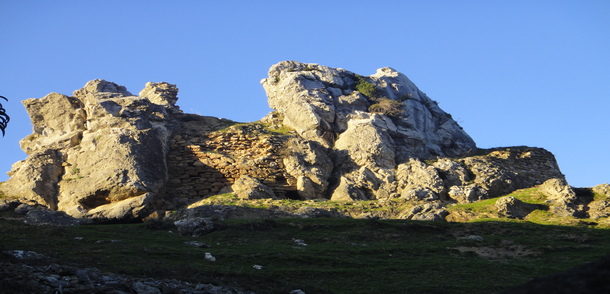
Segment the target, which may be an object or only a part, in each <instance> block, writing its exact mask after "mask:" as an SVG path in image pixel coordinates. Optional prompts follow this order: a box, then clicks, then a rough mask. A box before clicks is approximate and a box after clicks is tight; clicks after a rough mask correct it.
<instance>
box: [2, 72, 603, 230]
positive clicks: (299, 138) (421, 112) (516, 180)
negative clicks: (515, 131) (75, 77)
mask: <svg viewBox="0 0 610 294" xmlns="http://www.w3.org/2000/svg"><path fill="white" fill-rule="evenodd" d="M261 83H262V85H263V87H264V88H265V90H266V91H267V96H268V102H269V105H270V106H271V108H273V109H274V110H275V111H273V112H272V113H270V114H269V115H267V116H266V117H265V118H263V119H262V120H261V121H259V122H254V123H246V124H237V123H235V122H232V121H230V120H226V119H218V118H212V117H204V116H200V115H194V114H184V113H182V111H181V110H180V109H179V107H178V106H177V105H176V102H177V99H178V98H177V92H178V89H177V88H176V86H175V85H172V84H168V83H147V84H146V87H145V88H144V89H143V90H142V91H140V93H139V95H138V96H135V95H133V94H131V93H130V92H129V91H127V89H125V87H123V86H120V85H118V84H115V83H112V82H108V81H104V80H94V81H91V82H88V83H87V84H86V85H85V87H83V88H82V89H79V90H77V91H75V92H74V93H73V95H72V96H66V95H62V94H57V93H51V94H49V95H47V96H45V97H43V98H40V99H28V100H26V101H24V105H25V106H26V109H27V110H28V113H29V115H30V117H31V120H32V123H33V125H34V128H33V134H31V135H29V136H28V137H26V138H24V139H23V140H22V141H21V146H22V148H23V150H25V151H26V152H27V153H28V155H29V156H28V158H27V159H26V160H24V161H21V162H18V163H16V164H15V165H14V166H13V169H12V170H11V172H10V173H9V174H10V176H11V178H10V179H9V181H8V182H6V183H5V184H4V185H3V186H2V187H1V189H2V191H3V192H4V193H5V194H7V195H9V196H20V197H23V198H26V199H29V200H31V201H34V202H36V203H40V204H43V205H45V206H47V207H49V208H51V209H54V210H60V211H65V212H66V213H68V214H69V215H71V216H73V217H79V218H92V219H106V220H107V219H119V220H130V219H141V218H144V217H146V216H147V215H148V214H150V213H151V212H153V211H156V210H176V209H179V208H182V207H186V206H188V205H190V204H192V203H196V202H198V201H199V200H201V199H203V198H206V197H209V196H212V195H216V194H221V193H225V192H231V191H233V192H234V193H236V194H237V195H239V197H241V198H242V199H261V198H265V199H282V198H290V199H299V200H312V199H324V200H336V201H358V200H383V201H385V200H392V199H401V200H406V201H414V203H415V202H417V203H418V204H417V205H419V206H418V208H417V209H415V210H413V211H408V212H404V213H402V216H401V217H404V218H411V219H430V220H439V219H443V218H444V217H445V216H446V214H447V212H446V210H444V208H443V207H444V205H445V204H448V203H456V202H457V203H471V202H475V201H479V200H482V199H488V198H493V197H499V196H503V195H506V194H509V193H510V192H512V191H515V190H517V189H522V188H529V187H534V186H537V185H540V184H542V183H545V182H546V181H547V180H549V179H558V180H559V181H565V178H564V176H563V175H562V174H561V171H560V170H559V167H558V165H557V162H556V161H555V157H554V156H553V155H552V154H551V153H550V152H548V151H546V150H544V149H541V148H532V147H509V148H496V149H490V150H482V149H478V148H477V147H476V144H475V142H474V141H473V140H472V139H471V138H470V137H469V136H468V134H467V133H466V132H465V131H464V130H463V129H462V128H461V127H460V126H459V125H458V124H457V123H456V122H455V121H454V120H453V119H452V118H451V115H449V114H447V113H445V112H444V111H443V110H442V109H440V108H439V107H438V103H436V102H435V101H434V100H432V99H430V98H429V97H428V96H427V95H426V94H424V93H423V92H422V91H421V90H419V89H418V88H417V87H416V86H415V85H414V84H413V82H411V81H410V80H409V79H408V78H407V77H406V76H405V75H404V74H402V73H399V72H397V71H396V70H394V69H392V68H381V69H379V70H377V72H376V73H375V74H374V75H371V76H368V77H366V76H360V75H358V74H355V73H353V72H350V71H347V70H344V69H340V68H331V67H327V66H322V65H318V64H312V63H300V62H296V61H284V62H280V63H278V64H276V65H273V66H272V67H271V69H270V70H269V77H268V78H266V79H263V80H262V81H261ZM566 186H567V183H565V185H564V186H562V187H564V188H565V187H566ZM549 189H550V190H548V189H547V190H548V195H549V197H550V198H552V202H553V205H554V206H553V207H554V208H553V210H552V211H553V212H556V213H558V214H562V215H572V216H574V215H581V214H582V213H585V209H584V208H583V206H582V203H580V202H579V201H576V200H574V199H572V198H571V197H572V196H570V195H568V194H566V195H563V194H562V195H563V196H556V194H557V193H560V192H558V191H559V190H558V191H555V192H552V191H551V190H553V189H552V188H549ZM562 189H563V188H562ZM565 189H567V190H566V191H568V190H569V186H567V188H565ZM565 189H564V190H565ZM560 190H561V189H560ZM597 190H598V191H600V192H596V193H600V194H604V195H608V192H607V191H608V190H609V189H607V187H605V186H600V187H598V188H597ZM597 190H596V191H597ZM564 194H565V193H564ZM574 197H576V196H574ZM576 198H578V197H576ZM420 202H429V203H424V204H421V203H420ZM579 205H580V206H579ZM597 206H599V209H598V211H599V215H603V214H605V213H606V212H605V211H606V208H605V204H604V203H602V202H599V204H598V205H597ZM232 213H234V214H236V215H259V214H261V212H259V211H256V212H254V211H247V212H245V210H243V211H242V210H239V211H238V212H232ZM263 214H264V215H272V214H273V213H266V214H265V213H262V214H261V215H263ZM279 214H280V215H281V214H282V213H279Z"/></svg>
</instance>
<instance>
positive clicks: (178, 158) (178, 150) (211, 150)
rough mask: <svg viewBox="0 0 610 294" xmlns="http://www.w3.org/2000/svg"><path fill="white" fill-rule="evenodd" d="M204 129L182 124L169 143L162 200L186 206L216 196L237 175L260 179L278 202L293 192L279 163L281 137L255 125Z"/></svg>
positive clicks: (195, 123) (191, 123)
mask: <svg viewBox="0 0 610 294" xmlns="http://www.w3.org/2000/svg"><path fill="white" fill-rule="evenodd" d="M207 119H208V120H209V119H212V118H207ZM206 123H209V121H208V122H204V121H198V120H194V121H189V122H182V123H181V132H180V133H177V134H175V135H174V136H173V138H172V139H171V140H170V151H169V155H168V171H169V180H168V184H167V186H166V199H172V201H174V202H175V201H176V200H177V201H178V202H179V203H176V204H185V203H189V202H193V201H196V200H199V199H201V198H205V197H207V196H211V195H215V194H219V193H221V192H222V191H223V189H225V190H226V188H228V187H229V186H230V185H232V184H233V183H234V182H235V180H237V179H238V178H239V177H240V176H241V175H249V176H252V177H255V178H257V179H259V180H260V181H262V182H263V183H264V184H265V185H267V186H269V187H270V188H271V189H273V191H274V192H275V194H276V195H277V196H278V197H290V195H291V193H293V192H294V191H295V190H296V189H295V188H294V186H295V184H296V179H294V178H293V177H291V176H290V175H288V174H287V173H286V171H285V168H284V165H283V162H282V157H281V154H282V152H283V148H284V140H283V137H282V136H278V135H272V134H269V133H267V132H266V130H264V128H263V127H262V126H261V125H258V124H244V125H234V126H230V127H226V126H227V125H228V123H226V122H225V123H224V124H223V123H219V124H217V125H215V126H209V125H208V126H205V124H206ZM295 193H296V192H295Z"/></svg>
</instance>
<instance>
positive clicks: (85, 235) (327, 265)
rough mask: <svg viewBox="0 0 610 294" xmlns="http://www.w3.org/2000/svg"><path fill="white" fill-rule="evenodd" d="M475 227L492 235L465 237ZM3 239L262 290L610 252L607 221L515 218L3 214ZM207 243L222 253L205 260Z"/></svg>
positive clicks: (473, 287)
mask: <svg viewBox="0 0 610 294" xmlns="http://www.w3.org/2000/svg"><path fill="white" fill-rule="evenodd" d="M469 235H478V236H481V237H483V241H473V240H468V239H463V238H462V239H460V237H464V236H469ZM294 239H301V240H303V241H304V242H305V243H306V244H308V245H307V246H301V245H298V244H297V243H295V241H294ZM0 240H1V243H0V244H2V247H3V248H2V249H20V250H34V251H36V252H39V253H42V254H46V255H48V256H51V257H53V258H56V259H58V260H62V261H64V262H68V263H70V264H74V265H82V266H89V267H91V266H94V267H98V268H99V269H101V270H102V271H108V272H115V273H123V274H130V275H135V276H152V277H157V278H176V279H181V280H187V281H191V282H202V283H214V284H218V285H233V286H239V287H241V288H244V289H249V290H254V291H256V292H257V293H288V292H289V291H290V290H294V289H302V290H303V291H305V292H306V293H500V292H502V291H503V290H506V289H508V288H510V287H512V286H514V285H516V284H520V283H524V282H526V281H528V280H530V279H532V278H534V277H538V276H543V275H546V274H550V273H555V272H558V271H563V270H566V269H568V268H571V267H573V266H576V265H579V264H582V263H585V262H587V261H591V260H595V259H597V258H599V257H602V256H604V255H607V254H609V253H610V234H609V232H608V231H606V230H600V229H590V228H580V227H561V226H544V227H541V226H540V225H536V224H532V223H510V222H477V223H442V222H434V223H432V222H415V221H404V220H357V219H274V220H231V221H225V222H224V223H223V228H221V229H219V230H217V231H214V232H212V233H210V234H208V235H205V236H201V237H186V236H180V235H178V234H176V233H173V232H169V231H167V230H152V229H150V228H148V227H147V225H146V224H124V225H96V226H75V227H46V226H41V227H35V226H27V225H25V224H22V223H20V222H18V221H11V220H0ZM112 240H116V241H114V242H113V241H112ZM186 241H199V242H203V243H205V244H208V245H210V246H211V247H210V248H196V247H192V246H189V245H186V244H184V242H186ZM517 247H519V248H523V250H526V251H528V252H532V254H531V255H529V256H527V257H519V256H511V255H510V254H507V255H501V254H500V255H499V257H495V258H489V257H488V258H485V257H481V256H479V255H477V254H475V253H468V252H466V253H461V252H460V249H459V248H471V249H473V248H474V249H477V248H479V249H481V248H487V249H489V250H492V251H493V250H496V251H499V252H503V251H507V252H510V248H517ZM205 252H210V253H211V254H212V255H213V256H214V257H216V262H210V261H207V260H205V259H204V253H205ZM254 265H261V266H263V268H262V269H260V270H257V269H255V268H254V267H253V266H254Z"/></svg>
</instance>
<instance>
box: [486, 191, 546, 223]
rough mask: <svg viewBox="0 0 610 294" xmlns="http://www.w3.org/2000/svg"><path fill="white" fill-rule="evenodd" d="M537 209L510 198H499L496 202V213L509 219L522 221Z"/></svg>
mask: <svg viewBox="0 0 610 294" xmlns="http://www.w3.org/2000/svg"><path fill="white" fill-rule="evenodd" d="M537 208H538V206H537V205H535V204H530V203H525V202H523V201H521V200H519V199H517V198H515V197H512V196H506V197H501V198H500V199H498V200H497V201H496V209H497V210H498V213H499V214H501V215H503V216H506V217H509V218H518V219H523V218H524V217H526V216H527V215H528V214H530V213H531V212H532V211H534V210H536V209H537Z"/></svg>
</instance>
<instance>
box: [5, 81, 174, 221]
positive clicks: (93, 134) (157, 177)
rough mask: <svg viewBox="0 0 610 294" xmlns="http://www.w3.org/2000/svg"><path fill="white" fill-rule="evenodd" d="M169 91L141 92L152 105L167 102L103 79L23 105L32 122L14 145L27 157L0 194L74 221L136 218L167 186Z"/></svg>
mask: <svg viewBox="0 0 610 294" xmlns="http://www.w3.org/2000/svg"><path fill="white" fill-rule="evenodd" d="M159 88H162V89H161V90H159V91H158V89H159ZM166 88H169V90H167V89H166ZM173 89H175V86H173V85H169V84H167V83H158V84H153V83H149V84H147V88H145V89H144V90H143V93H145V94H146V95H148V96H151V98H154V99H153V100H155V101H156V102H158V103H161V102H162V101H168V102H167V103H166V104H164V105H160V104H155V103H153V102H151V100H150V99H149V98H147V97H142V96H133V95H132V94H131V93H130V92H128V91H127V90H126V89H125V87H123V86H120V85H117V84H115V83H112V82H107V81H104V80H93V81H90V82H88V83H87V84H86V85H85V87H84V88H82V89H80V90H77V91H75V92H74V94H73V96H71V97H69V96H66V95H62V94H57V93H51V94H49V95H47V96H45V97H43V98H41V99H28V100H25V101H24V102H23V104H24V105H25V107H26V110H27V111H28V114H29V115H30V118H31V120H32V123H33V124H34V128H33V134H31V135H29V136H28V137H26V138H24V139H23V140H22V141H21V146H22V149H23V150H25V151H26V152H27V153H28V155H29V156H28V158H27V159H26V160H25V161H22V162H18V163H16V164H15V165H14V166H13V169H12V171H11V172H10V173H9V175H10V176H11V177H10V179H9V180H8V181H7V182H6V183H5V184H4V185H3V188H2V189H3V191H5V192H6V193H7V194H8V195H15V196H21V197H25V198H28V199H32V200H35V201H37V202H39V203H41V204H44V205H46V206H48V207H50V208H52V209H58V210H62V211H65V212H67V213H68V214H70V215H72V216H75V217H92V218H112V219H126V218H127V219H128V218H137V217H140V216H141V214H143V213H146V204H147V203H148V201H149V200H150V199H151V198H154V197H155V196H156V195H158V194H159V193H160V192H162V190H163V189H164V186H165V184H166V181H167V164H166V159H165V158H166V155H167V152H168V150H169V147H168V140H169V137H170V134H171V132H172V128H173V124H172V119H171V117H170V115H169V114H168V109H172V111H174V112H179V109H178V108H176V107H174V105H173V103H175V100H176V99H177V97H175V93H176V91H177V90H176V91H172V90H173ZM156 92H161V94H159V95H157V96H155V97H152V94H151V93H156ZM164 95H165V96H164ZM172 95H173V96H172ZM164 99H165V100H164Z"/></svg>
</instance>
